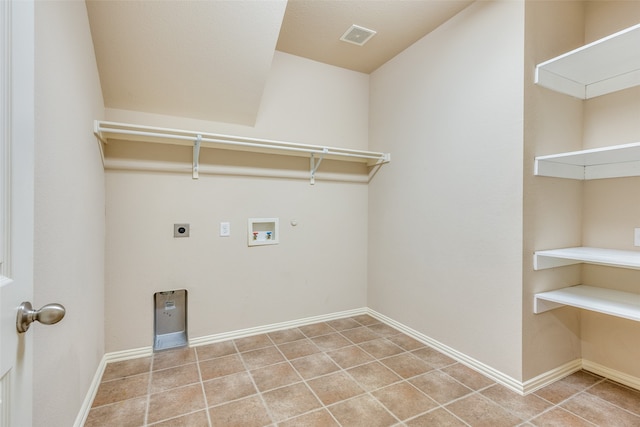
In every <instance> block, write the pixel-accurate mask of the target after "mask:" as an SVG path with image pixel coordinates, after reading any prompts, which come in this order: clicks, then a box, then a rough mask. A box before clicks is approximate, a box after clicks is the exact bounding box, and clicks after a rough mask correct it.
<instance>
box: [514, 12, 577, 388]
mask: <svg viewBox="0 0 640 427" xmlns="http://www.w3.org/2000/svg"><path fill="white" fill-rule="evenodd" d="M525 28H526V36H525V42H526V48H525V57H524V60H525V68H524V87H525V90H524V95H525V97H524V102H525V126H524V130H525V133H524V152H525V155H524V199H523V203H524V212H525V215H524V231H523V236H524V251H523V257H524V258H523V267H524V268H523V277H524V281H523V289H524V293H523V301H522V302H523V307H522V315H523V331H522V332H523V378H524V379H525V380H527V379H531V378H533V377H535V376H537V375H540V374H542V373H544V372H547V371H550V370H552V369H554V368H557V367H559V366H561V365H564V364H566V363H570V362H572V361H575V360H576V359H579V358H580V356H581V353H580V352H581V350H580V346H581V344H580V311H579V310H577V309H575V310H574V309H570V308H569V309H562V310H554V311H551V312H548V313H545V314H541V315H534V314H533V295H534V294H535V293H537V292H544V291H548V290H551V289H558V288H561V287H564V286H567V285H568V284H578V283H579V282H580V266H579V265H577V266H570V267H564V268H562V269H551V270H540V271H533V253H534V252H535V251H536V250H541V249H552V248H562V247H571V246H580V245H581V244H582V183H581V182H579V181H573V180H563V179H558V178H547V177H536V176H534V175H533V166H534V158H535V156H539V155H544V154H553V153H557V152H563V151H571V150H579V149H581V147H582V121H583V109H582V101H580V100H578V99H574V98H571V97H568V96H566V95H563V94H559V93H556V92H554V91H551V90H548V89H545V88H542V87H539V86H536V85H535V84H534V70H535V66H536V64H538V63H540V62H542V61H545V60H547V59H550V58H553V57H555V56H557V55H560V54H562V53H565V52H567V51H569V50H571V49H574V48H576V47H579V46H581V45H582V44H583V42H584V36H583V35H584V8H583V4H582V2H571V1H566V2H565V1H559V2H537V1H529V2H527V3H526V25H525Z"/></svg>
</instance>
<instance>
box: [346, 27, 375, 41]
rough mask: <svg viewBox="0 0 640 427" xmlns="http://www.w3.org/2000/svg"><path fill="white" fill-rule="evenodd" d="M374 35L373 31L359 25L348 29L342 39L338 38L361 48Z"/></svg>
mask: <svg viewBox="0 0 640 427" xmlns="http://www.w3.org/2000/svg"><path fill="white" fill-rule="evenodd" d="M375 35H376V32H375V31H373V30H370V29H368V28H364V27H361V26H359V25H352V26H351V28H349V29H348V30H347V32H345V33H344V34H343V35H342V37H340V40H342V41H344V42H347V43H353V44H357V45H358V46H362V45H364V44H365V43H366V42H368V41H369V39H370V38H371V37H373V36H375Z"/></svg>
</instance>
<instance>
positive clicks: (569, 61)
mask: <svg viewBox="0 0 640 427" xmlns="http://www.w3.org/2000/svg"><path fill="white" fill-rule="evenodd" d="M535 83H536V84H537V85H539V86H543V87H545V88H547V89H551V90H553V91H556V92H559V93H563V94H566V95H569V96H573V97H575V98H579V99H590V98H594V97H597V96H601V95H606V94H609V93H612V92H616V91H619V90H623V89H628V88H631V87H634V86H638V85H640V24H637V25H634V26H632V27H630V28H627V29H625V30H622V31H619V32H617V33H615V34H612V35H610V36H608V37H605V38H603V39H600V40H597V41H595V42H593V43H589V44H587V45H585V46H583V47H580V48H578V49H575V50H572V51H570V52H567V53H565V54H564V55H560V56H558V57H556V58H553V59H550V60H548V61H545V62H542V63H540V64H538V65H537V66H536V70H535ZM534 174H535V175H538V176H549V177H556V178H567V179H576V180H591V179H604V178H622V177H633V176H640V142H633V143H629V144H622V145H614V146H609V147H604V148H593V149H587V150H580V151H572V152H566V153H558V154H551V155H545V156H538V157H536V158H535V165H534ZM578 263H587V264H596V265H605V266H610V267H617V268H628V269H636V270H640V251H626V250H617V249H602V248H592V247H573V248H562V249H550V250H543V251H536V252H535V254H534V269H535V270H544V269H548V268H556V267H562V266H566V265H572V264H578ZM562 306H573V307H578V308H581V309H585V310H591V311H596V312H599V313H605V314H609V315H612V316H617V317H622V318H625V319H631V320H635V321H640V294H638V293H630V292H622V291H618V290H613V289H606V288H599V287H593V286H584V285H577V286H569V287H565V288H562V289H557V290H552V291H549V292H542V293H538V294H536V295H535V297H534V313H536V314H537V313H544V312H546V311H548V310H552V309H555V308H558V307H562Z"/></svg>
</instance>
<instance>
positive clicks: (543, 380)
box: [74, 307, 640, 427]
mask: <svg viewBox="0 0 640 427" xmlns="http://www.w3.org/2000/svg"><path fill="white" fill-rule="evenodd" d="M361 314H368V315H370V316H371V317H374V318H375V319H377V320H379V321H381V322H382V323H385V324H387V325H389V326H391V327H393V328H396V329H398V330H399V331H401V332H403V333H405V334H407V335H409V336H410V337H412V338H414V339H416V340H418V341H420V342H422V343H423V344H425V345H428V346H429V347H433V348H435V349H436V350H438V351H440V352H441V353H443V354H445V355H447V356H449V357H451V358H452V359H454V360H456V361H458V362H460V363H462V364H464V365H465V366H468V367H469V368H471V369H473V370H475V371H477V372H479V373H481V374H483V375H485V376H486V377H489V378H491V379H492V380H494V381H495V382H497V383H498V384H502V385H503V386H505V387H507V388H508V389H510V390H512V391H514V392H516V393H518V394H521V395H526V394H529V393H531V392H534V391H536V390H538V389H540V388H542V387H544V386H546V385H549V384H551V383H553V382H554V381H557V380H559V379H562V378H564V377H566V376H567V375H570V374H572V373H574V372H576V371H579V370H580V369H585V370H587V371H590V372H593V373H594V374H597V375H600V376H603V377H605V378H609V379H611V380H613V381H616V382H619V383H621V384H624V385H627V386H629V387H632V388H635V389H638V390H640V378H636V377H633V376H631V375H627V374H625V373H623V372H619V371H615V370H613V369H610V368H607V367H605V366H602V365H599V364H597V363H594V362H590V361H588V360H582V359H576V360H574V361H571V362H568V363H566V364H564V365H562V366H560V367H558V368H555V369H552V370H550V371H548V372H545V373H543V374H540V375H538V376H537V377H535V378H532V379H530V380H527V381H525V382H522V381H519V380H516V379H515V378H513V377H510V376H509V375H506V374H504V373H502V372H500V371H498V370H496V369H494V368H492V367H491V366H488V365H486V364H484V363H482V362H480V361H479V360H476V359H474V358H472V357H469V356H467V355H466V354H464V353H461V352H459V351H457V350H455V349H453V348H451V347H449V346H447V345H445V344H443V343H441V342H439V341H436V340H434V339H433V338H430V337H428V336H426V335H424V334H422V333H420V332H418V331H416V330H414V329H412V328H410V327H408V326H406V325H404V324H402V323H400V322H396V321H395V320H393V319H391V318H389V317H387V316H385V315H383V314H380V313H378V312H376V311H374V310H371V309H370V308H367V307H363V308H358V309H354V310H347V311H340V312H336V313H330V314H325V315H321V316H314V317H305V318H302V319H298V320H292V321H287V322H280V323H273V324H270V325H264V326H257V327H254V328H247V329H240V330H237V331H231V332H224V333H220V334H214V335H207V336H203V337H197V338H193V339H190V340H189V346H191V347H197V346H201V345H207V344H213V343H217V342H221V341H228V340H233V339H238V338H244V337H248V336H252V335H259V334H264V333H269V332H275V331H280V330H283V329H290V328H296V327H299V326H305V325H310V324H313V323H319V322H326V321H329V320H335V319H342V318H345V317H352V316H358V315H361ZM152 354H153V348H152V347H151V346H149V347H141V348H136V349H131V350H124V351H117V352H111V353H106V354H105V355H104V356H103V357H102V360H101V361H100V364H99V365H98V369H97V370H96V373H95V375H94V378H93V381H92V382H91V385H90V387H89V390H88V392H87V396H86V397H85V400H84V402H83V404H82V407H81V408H80V412H79V413H78V416H77V418H76V421H75V423H74V427H82V426H83V425H84V422H85V421H86V419H87V416H88V415H89V410H90V409H91V404H92V402H93V399H94V397H95V395H96V393H97V391H98V387H99V386H100V380H101V378H102V374H103V373H104V370H105V368H106V366H107V364H108V363H112V362H119V361H122V360H129V359H135V358H139V357H147V356H151V355H152Z"/></svg>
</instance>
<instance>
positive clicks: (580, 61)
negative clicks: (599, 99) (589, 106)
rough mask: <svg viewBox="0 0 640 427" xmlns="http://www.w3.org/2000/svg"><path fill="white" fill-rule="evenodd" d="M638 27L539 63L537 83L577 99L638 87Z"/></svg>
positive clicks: (639, 28)
mask: <svg viewBox="0 0 640 427" xmlns="http://www.w3.org/2000/svg"><path fill="white" fill-rule="evenodd" d="M639 50H640V24H637V25H634V26H633V27H630V28H627V29H625V30H622V31H619V32H617V33H615V34H612V35H610V36H608V37H605V38H603V39H600V40H597V41H595V42H593V43H589V44H588V45H585V46H582V47H580V48H578V49H575V50H572V51H571V52H567V53H565V54H564V55H560V56H558V57H556V58H553V59H550V60H548V61H545V62H542V63H540V64H538V66H537V67H536V75H535V82H536V84H538V85H540V86H543V87H546V88H548V89H551V90H554V91H556V92H561V93H564V94H567V95H570V96H573V97H576V98H580V99H589V98H594V97H596V96H600V95H605V94H607V93H611V92H615V91H618V90H622V89H627V88H630V87H633V86H637V85H639V84H640V55H638V51H639Z"/></svg>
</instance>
